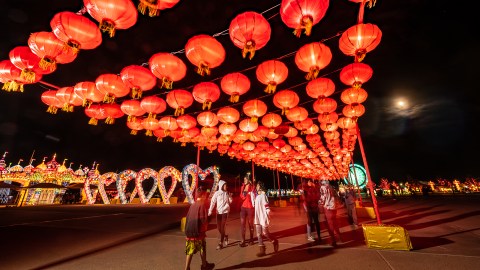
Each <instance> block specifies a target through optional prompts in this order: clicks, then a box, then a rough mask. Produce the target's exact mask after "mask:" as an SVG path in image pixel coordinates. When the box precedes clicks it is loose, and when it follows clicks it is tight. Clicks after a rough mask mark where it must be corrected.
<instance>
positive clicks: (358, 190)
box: [348, 153, 363, 206]
mask: <svg viewBox="0 0 480 270" xmlns="http://www.w3.org/2000/svg"><path fill="white" fill-rule="evenodd" d="M351 161H352V168H353V175H354V176H355V183H356V184H357V192H358V197H359V198H360V206H363V202H362V193H360V185H358V178H357V172H356V171H355V164H354V163H353V153H352V160H351ZM348 176H349V177H350V174H348Z"/></svg>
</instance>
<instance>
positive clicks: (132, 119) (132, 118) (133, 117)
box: [127, 115, 137, 122]
mask: <svg viewBox="0 0 480 270" xmlns="http://www.w3.org/2000/svg"><path fill="white" fill-rule="evenodd" d="M136 119H137V117H135V116H133V115H129V116H128V117H127V122H133V121H135V120H136Z"/></svg>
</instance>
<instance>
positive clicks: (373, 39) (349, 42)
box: [339, 23, 382, 62]
mask: <svg viewBox="0 0 480 270" xmlns="http://www.w3.org/2000/svg"><path fill="white" fill-rule="evenodd" d="M381 39H382V31H380V28H378V26H376V25H374V24H370V23H366V24H363V23H359V24H356V25H354V26H352V27H350V28H348V29H347V31H345V32H343V34H342V36H341V37H340V40H339V47H340V50H341V51H342V52H343V53H344V54H345V55H348V56H354V57H355V62H361V61H362V60H363V58H365V55H366V54H367V53H368V52H370V51H372V50H373V49H375V48H376V47H377V46H378V44H380V41H381Z"/></svg>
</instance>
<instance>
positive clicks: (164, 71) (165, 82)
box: [148, 53, 187, 89]
mask: <svg viewBox="0 0 480 270" xmlns="http://www.w3.org/2000/svg"><path fill="white" fill-rule="evenodd" d="M148 65H149V66H150V70H151V71H152V73H153V74H154V75H155V76H156V77H157V78H159V79H160V80H162V85H161V87H160V88H163V87H165V88H166V89H172V84H173V82H176V81H179V80H181V79H183V77H185V75H186V74H187V66H186V65H185V63H183V61H182V60H181V59H180V58H178V57H177V56H175V55H173V54H170V53H156V54H154V55H152V57H150V60H149V61H148Z"/></svg>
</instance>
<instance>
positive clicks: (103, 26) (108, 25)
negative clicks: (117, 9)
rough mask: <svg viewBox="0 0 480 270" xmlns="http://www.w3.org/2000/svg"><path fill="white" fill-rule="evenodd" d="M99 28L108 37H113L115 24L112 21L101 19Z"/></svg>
mask: <svg viewBox="0 0 480 270" xmlns="http://www.w3.org/2000/svg"><path fill="white" fill-rule="evenodd" d="M99 28H100V31H102V32H103V33H108V34H109V35H110V37H113V36H114V35H115V23H114V22H113V21H112V20H109V19H103V20H102V22H101V23H100V27H99Z"/></svg>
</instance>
